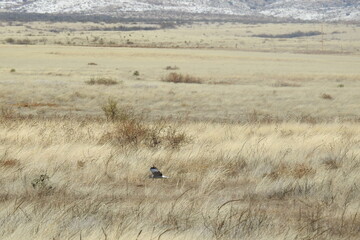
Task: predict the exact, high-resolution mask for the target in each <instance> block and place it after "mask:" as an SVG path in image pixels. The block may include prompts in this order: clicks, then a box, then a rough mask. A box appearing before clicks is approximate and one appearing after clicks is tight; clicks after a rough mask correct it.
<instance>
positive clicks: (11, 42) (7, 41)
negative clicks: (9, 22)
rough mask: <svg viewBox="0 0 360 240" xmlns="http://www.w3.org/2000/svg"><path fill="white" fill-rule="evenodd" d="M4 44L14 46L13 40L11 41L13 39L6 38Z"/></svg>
mask: <svg viewBox="0 0 360 240" xmlns="http://www.w3.org/2000/svg"><path fill="white" fill-rule="evenodd" d="M5 42H6V43H10V44H14V43H15V39H13V38H6V39H5Z"/></svg>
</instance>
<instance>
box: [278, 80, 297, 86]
mask: <svg viewBox="0 0 360 240" xmlns="http://www.w3.org/2000/svg"><path fill="white" fill-rule="evenodd" d="M273 86H274V87H301V85H300V84H298V83H294V82H285V81H277V82H276V83H274V84H273Z"/></svg>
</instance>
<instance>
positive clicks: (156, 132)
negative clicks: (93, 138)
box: [110, 117, 190, 149]
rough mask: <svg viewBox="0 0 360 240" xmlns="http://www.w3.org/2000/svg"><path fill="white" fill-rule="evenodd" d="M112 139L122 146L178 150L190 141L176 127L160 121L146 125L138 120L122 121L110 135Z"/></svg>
mask: <svg viewBox="0 0 360 240" xmlns="http://www.w3.org/2000/svg"><path fill="white" fill-rule="evenodd" d="M110 139H113V140H116V142H118V143H120V144H121V145H122V146H124V145H131V146H139V145H144V146H147V147H151V148H154V147H160V146H163V147H168V148H172V149H178V148H180V147H181V146H183V145H184V144H186V143H188V142H189V141H190V138H189V137H187V136H186V134H185V132H183V131H180V130H178V129H176V128H175V127H174V126H170V125H167V124H165V122H162V121H159V122H155V123H151V124H150V123H149V124H145V123H144V122H143V121H142V120H140V119H138V118H136V117H135V118H132V119H129V120H126V121H120V122H118V123H117V125H116V126H115V131H114V132H113V134H110Z"/></svg>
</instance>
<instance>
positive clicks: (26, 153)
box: [0, 22, 360, 240]
mask: <svg viewBox="0 0 360 240" xmlns="http://www.w3.org/2000/svg"><path fill="white" fill-rule="evenodd" d="M132 26H137V27H141V28H143V27H149V25H143V24H128V25H126V27H132ZM114 27H119V24H118V25H112V24H94V23H86V24H84V23H83V24H80V23H76V24H75V23H73V24H70V23H61V24H60V23H59V24H57V23H53V24H50V23H26V24H16V23H12V24H10V23H4V22H2V23H0V33H1V34H0V42H2V44H1V45H0V107H1V109H0V110H1V112H0V143H1V144H0V176H1V177H0V206H1V208H0V226H1V227H0V238H1V239H25V238H26V239H108V240H109V239H149V240H152V239H308V240H310V239H359V237H360V228H359V224H360V219H359V216H358V215H359V214H358V213H359V207H360V202H359V197H360V189H359V186H358V182H359V180H360V179H359V178H360V176H359V174H358V173H359V170H360V158H359V154H360V125H359V120H360V117H359V116H360V108H359V99H360V62H359V53H360V52H359V49H360V34H359V31H360V30H359V28H358V26H357V25H342V24H338V25H323V26H321V24H265V25H261V24H256V25H245V24H238V23H231V24H230V23H225V24H218V23H215V24H207V25H206V24H203V25H200V24H194V25H182V26H178V27H177V28H175V29H168V28H166V29H162V28H161V27H160V26H157V25H156V24H153V25H152V27H155V28H159V29H158V30H146V31H145V30H138V31H115V30H111V31H110V30H108V28H111V29H113V28H114ZM95 29H97V30H95ZM322 29H323V30H324V32H325V33H326V34H324V35H321V34H320V35H314V36H307V37H296V36H295V37H292V35H296V34H298V33H296V32H297V31H301V32H303V33H310V32H311V31H322ZM54 30H56V31H54ZM105 30H106V31H105ZM289 33H290V35H291V36H290V37H289V36H288V37H286V38H272V37H270V38H269V37H268V38H261V37H254V36H253V35H259V34H268V35H270V34H271V35H273V36H278V37H279V36H282V35H283V34H289ZM101 38H102V39H103V40H102V41H101ZM9 39H12V40H9ZM95 39H96V41H94V40H95ZM24 40H26V41H25V42H24ZM40 40H41V41H40ZM185 41H186V42H185ZM25 43H26V44H25ZM179 81H180V82H181V81H184V82H185V81H186V82H188V83H174V82H179ZM189 82H194V83H189ZM113 103H117V104H118V105H117V106H114V105H111V104H113ZM111 106H112V107H111ZM104 113H105V114H104ZM112 113H113V115H112ZM105 116H106V117H107V118H106V117H105ZM152 165H155V166H157V167H158V168H159V169H160V170H161V171H162V172H163V173H164V174H165V175H167V176H170V178H169V179H160V180H159V179H157V180H156V179H149V178H148V175H149V174H150V172H149V167H150V166H152Z"/></svg>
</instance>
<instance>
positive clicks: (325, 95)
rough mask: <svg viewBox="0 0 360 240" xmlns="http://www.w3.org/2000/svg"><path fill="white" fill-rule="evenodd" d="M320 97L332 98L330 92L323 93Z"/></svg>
mask: <svg viewBox="0 0 360 240" xmlns="http://www.w3.org/2000/svg"><path fill="white" fill-rule="evenodd" d="M320 97H321V98H322V99H326V100H333V99H334V98H333V97H332V96H331V95H330V94H327V93H323V94H322V95H321V96H320Z"/></svg>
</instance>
